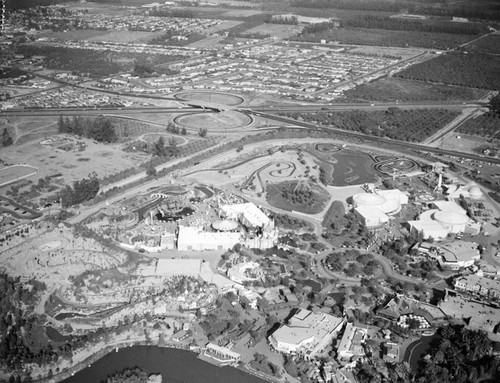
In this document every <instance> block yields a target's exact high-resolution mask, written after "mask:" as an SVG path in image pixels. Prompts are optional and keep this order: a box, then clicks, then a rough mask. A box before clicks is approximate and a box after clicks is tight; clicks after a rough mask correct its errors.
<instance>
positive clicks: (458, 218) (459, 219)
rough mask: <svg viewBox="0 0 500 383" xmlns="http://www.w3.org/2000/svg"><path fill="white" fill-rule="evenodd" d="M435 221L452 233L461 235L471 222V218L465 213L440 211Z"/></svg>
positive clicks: (435, 216)
mask: <svg viewBox="0 0 500 383" xmlns="http://www.w3.org/2000/svg"><path fill="white" fill-rule="evenodd" d="M434 219H435V220H436V221H437V222H439V223H440V224H441V226H443V228H445V229H446V230H448V231H449V232H450V233H461V232H463V231H464V230H465V225H466V224H467V223H468V222H469V217H468V216H467V214H465V213H459V212H456V211H446V210H445V211H438V212H437V213H436V214H434Z"/></svg>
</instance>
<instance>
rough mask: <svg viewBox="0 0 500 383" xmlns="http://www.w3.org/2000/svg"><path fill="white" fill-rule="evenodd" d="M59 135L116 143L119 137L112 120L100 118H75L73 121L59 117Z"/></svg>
mask: <svg viewBox="0 0 500 383" xmlns="http://www.w3.org/2000/svg"><path fill="white" fill-rule="evenodd" d="M57 125H58V130H59V133H69V134H75V135H77V136H80V137H85V138H91V139H93V140H96V141H98V142H107V143H110V142H116V141H117V140H118V136H117V134H116V131H115V127H114V126H113V123H112V122H111V120H110V119H109V118H107V117H103V116H99V117H97V118H96V119H91V118H83V117H80V116H74V117H73V118H72V119H69V118H68V117H66V118H63V116H62V115H61V116H59V121H58V123H57Z"/></svg>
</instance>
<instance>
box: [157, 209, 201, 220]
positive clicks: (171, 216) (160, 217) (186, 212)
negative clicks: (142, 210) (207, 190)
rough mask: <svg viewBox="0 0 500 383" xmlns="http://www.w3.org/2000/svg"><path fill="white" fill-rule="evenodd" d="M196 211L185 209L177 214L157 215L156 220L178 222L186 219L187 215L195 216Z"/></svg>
mask: <svg viewBox="0 0 500 383" xmlns="http://www.w3.org/2000/svg"><path fill="white" fill-rule="evenodd" d="M193 213H194V210H193V209H191V208H190V207H185V208H183V209H182V210H180V211H177V212H175V213H166V214H165V215H162V214H161V213H157V214H156V215H155V217H156V219H157V220H158V221H168V222H170V221H178V220H179V219H181V218H183V217H185V216H186V215H190V214H193Z"/></svg>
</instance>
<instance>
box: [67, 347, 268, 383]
mask: <svg viewBox="0 0 500 383" xmlns="http://www.w3.org/2000/svg"><path fill="white" fill-rule="evenodd" d="M134 366H138V367H140V368H142V369H143V370H144V371H146V372H147V373H148V374H153V373H160V374H161V375H162V377H163V382H164V383H170V382H175V383H266V382H265V381H263V380H261V379H259V378H257V377H255V376H253V375H250V374H247V373H245V372H243V371H240V370H237V369H236V368H232V367H222V368H221V367H217V366H214V365H212V364H210V363H207V362H204V361H202V360H200V359H198V358H197V357H196V354H194V353H192V352H189V351H185V350H177V349H171V348H160V347H156V346H135V347H127V348H123V349H120V350H119V351H118V352H110V353H109V354H107V355H106V356H104V357H103V358H102V359H100V360H98V361H97V362H95V363H94V364H93V365H91V366H90V367H87V368H85V369H84V370H82V371H80V372H78V373H76V374H75V375H74V376H72V377H70V378H68V379H66V380H64V381H63V382H64V383H100V382H101V381H104V380H105V379H106V377H107V376H108V375H110V374H112V373H114V372H118V371H122V370H124V369H125V368H127V367H129V368H131V367H134Z"/></svg>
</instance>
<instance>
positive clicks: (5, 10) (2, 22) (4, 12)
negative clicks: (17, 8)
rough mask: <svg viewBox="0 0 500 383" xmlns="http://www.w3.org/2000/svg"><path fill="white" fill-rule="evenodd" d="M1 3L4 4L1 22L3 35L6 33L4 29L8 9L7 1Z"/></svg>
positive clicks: (0, 28)
mask: <svg viewBox="0 0 500 383" xmlns="http://www.w3.org/2000/svg"><path fill="white" fill-rule="evenodd" d="M0 1H1V2H2V4H1V5H2V10H1V12H2V15H1V17H2V19H1V20H0V34H2V35H3V34H4V32H5V31H4V28H5V17H6V13H7V9H6V7H5V1H6V0H0Z"/></svg>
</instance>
